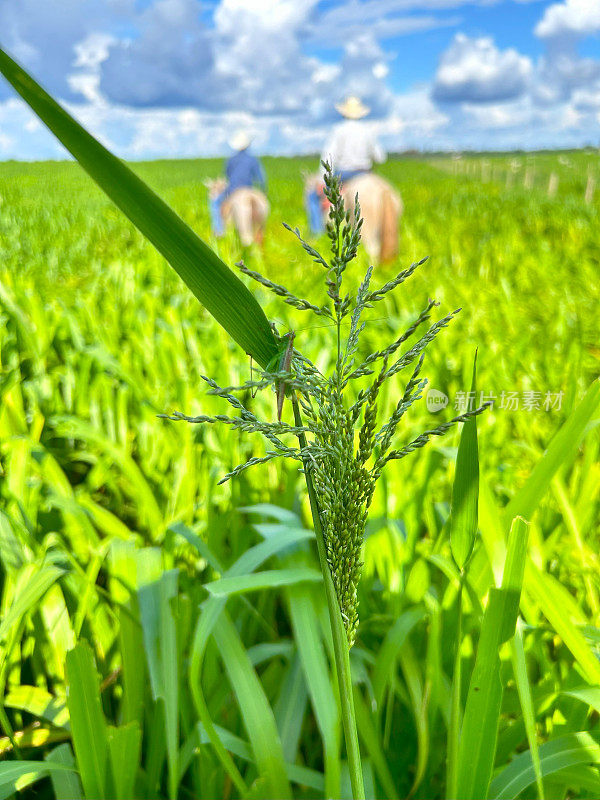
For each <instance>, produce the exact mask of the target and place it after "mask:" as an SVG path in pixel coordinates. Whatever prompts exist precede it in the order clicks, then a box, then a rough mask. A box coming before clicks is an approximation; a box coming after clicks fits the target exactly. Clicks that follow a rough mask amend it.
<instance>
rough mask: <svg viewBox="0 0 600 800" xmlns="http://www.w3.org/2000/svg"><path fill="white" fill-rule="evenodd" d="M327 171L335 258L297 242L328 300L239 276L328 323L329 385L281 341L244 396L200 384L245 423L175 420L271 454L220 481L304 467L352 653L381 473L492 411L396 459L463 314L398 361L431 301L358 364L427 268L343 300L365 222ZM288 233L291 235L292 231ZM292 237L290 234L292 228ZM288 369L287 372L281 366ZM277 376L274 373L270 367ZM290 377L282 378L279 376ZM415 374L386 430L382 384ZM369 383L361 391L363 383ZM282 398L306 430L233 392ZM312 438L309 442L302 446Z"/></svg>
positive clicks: (442, 323) (443, 427)
mask: <svg viewBox="0 0 600 800" xmlns="http://www.w3.org/2000/svg"><path fill="white" fill-rule="evenodd" d="M323 166H324V168H325V196H326V197H327V200H328V201H329V204H330V210H329V219H328V223H327V229H326V230H327V237H328V239H329V244H330V252H329V255H328V256H327V257H325V256H324V255H323V254H322V253H320V252H319V251H318V250H316V249H315V248H314V247H313V246H312V245H311V244H309V243H308V242H307V241H305V240H304V239H303V238H302V236H301V234H300V231H299V230H298V229H296V230H294V231H293V233H295V235H296V236H297V237H298V239H299V240H300V242H301V244H302V247H303V248H304V250H305V251H306V252H307V253H308V254H309V255H310V256H311V258H312V259H313V261H314V262H315V263H317V264H318V265H319V266H321V267H322V268H323V269H324V274H325V292H326V297H327V300H326V302H325V303H324V304H323V305H322V306H316V305H314V304H313V303H310V302H309V301H308V300H304V299H301V298H299V297H297V296H296V295H294V294H293V293H292V292H291V291H289V290H288V289H287V288H286V287H285V286H282V285H280V284H276V283H274V282H272V281H270V280H269V279H267V278H265V277H263V276H262V275H261V274H260V273H258V272H255V271H253V270H249V269H247V268H246V267H245V265H244V264H243V263H242V262H240V264H238V266H239V268H240V270H241V271H242V272H243V273H244V274H245V275H247V276H248V277H250V278H252V279H254V280H255V281H257V282H258V283H260V284H261V285H262V286H264V287H266V288H267V289H269V290H270V291H271V292H273V293H274V294H275V295H277V296H278V297H281V298H282V299H283V300H284V301H285V302H286V303H288V304H289V305H291V306H293V307H294V308H296V309H298V310H300V311H308V312H311V313H313V314H315V315H316V316H319V317H328V318H330V319H331V320H332V322H333V325H332V330H333V331H334V336H335V339H334V342H333V350H334V352H335V353H336V358H335V361H334V362H333V367H332V369H331V371H330V373H329V374H328V375H324V374H323V373H322V372H321V371H320V370H319V369H318V368H317V367H316V366H315V365H314V364H313V363H312V362H311V361H310V360H308V359H307V358H305V357H304V356H302V354H301V353H300V352H298V351H297V350H295V349H292V350H291V358H288V361H287V362H285V354H286V353H289V351H290V341H291V340H290V338H289V334H288V335H287V336H285V337H278V338H279V341H280V345H281V353H280V356H279V359H275V360H276V361H277V362H278V363H277V364H275V363H273V365H272V367H273V368H272V369H267V370H265V371H263V372H262V373H261V375H260V378H259V379H258V380H256V381H247V382H246V383H244V384H243V385H240V386H230V387H226V388H223V387H219V386H218V385H217V384H216V383H215V382H214V381H212V380H211V379H209V378H206V377H205V378H204V380H205V381H207V382H208V383H209V385H210V387H211V389H210V392H211V393H212V394H217V395H219V396H221V397H223V398H224V399H225V400H227V402H228V403H229V404H230V405H231V406H233V407H234V408H235V409H236V410H237V411H238V412H239V417H233V418H232V417H227V416H223V415H218V416H213V417H209V416H196V417H187V416H185V415H184V414H181V413H176V414H174V415H172V416H171V417H170V419H185V420H187V421H188V422H193V423H200V424H213V423H222V424H225V425H230V426H232V427H233V428H237V429H238V430H241V431H245V432H248V433H259V434H261V435H262V436H264V437H265V438H266V439H267V441H268V443H269V445H270V449H269V450H267V452H266V453H265V455H264V456H262V457H256V456H253V457H252V458H250V459H249V460H248V461H246V462H244V463H242V464H240V465H239V466H237V467H235V469H233V470H232V471H231V472H229V473H228V474H227V475H226V476H225V477H224V478H223V481H225V480H228V479H229V478H232V477H234V476H237V475H239V474H240V473H241V472H243V471H244V470H245V469H247V468H249V467H252V466H255V465H257V464H263V463H265V462H267V461H270V460H272V459H273V458H277V457H281V458H291V459H296V460H298V461H302V462H303V463H304V465H305V469H307V470H309V471H310V473H311V477H312V480H313V483H314V486H315V489H316V492H317V499H318V507H319V518H320V523H321V526H322V529H323V536H324V540H325V547H326V553H327V561H328V565H329V569H330V571H331V575H332V578H333V583H334V586H335V590H336V594H337V598H338V602H339V606H340V611H341V614H342V618H343V621H344V626H345V629H346V635H347V638H348V644H349V646H352V645H353V644H354V641H355V637H356V629H357V626H358V599H357V592H358V583H359V580H360V574H361V568H362V562H361V549H362V545H363V540H364V532H365V526H366V523H367V518H368V512H369V506H370V505H371V501H372V499H373V494H374V492H375V486H376V483H377V480H378V478H379V477H380V476H381V473H382V470H383V468H384V467H385V465H386V464H387V463H388V462H389V461H392V460H398V459H400V458H403V457H404V456H406V455H408V454H409V453H411V452H413V451H414V450H416V449H418V448H420V447H423V446H424V445H425V444H427V442H428V441H429V440H430V439H431V437H433V436H441V435H443V434H444V433H445V432H446V431H447V430H449V429H450V428H451V427H452V426H453V425H455V424H456V423H458V422H464V421H466V420H467V419H468V418H469V417H472V416H475V415H477V414H480V413H481V412H482V411H483V410H484V409H485V408H486V406H487V405H488V404H483V405H481V406H479V407H477V408H474V409H471V410H468V411H467V412H466V413H464V414H461V415H460V416H457V417H455V418H453V419H451V420H449V421H447V422H443V423H441V424H440V425H438V426H437V427H435V428H433V429H431V430H425V431H423V432H422V433H420V434H419V435H418V436H417V437H416V438H414V439H412V440H411V441H409V442H408V443H406V444H404V445H403V446H401V447H399V448H398V449H392V444H393V442H394V439H395V436H396V433H397V429H398V426H399V424H400V422H401V421H402V418H403V416H404V414H405V413H406V412H407V411H408V410H409V408H410V407H411V406H412V405H413V403H415V402H416V401H417V400H420V399H421V398H422V390H423V388H424V387H425V386H426V384H427V381H426V380H425V379H422V378H421V377H420V374H421V369H422V366H423V358H424V355H423V351H424V350H425V348H426V347H427V345H428V344H430V342H432V341H433V340H434V339H435V338H436V336H437V335H438V333H440V331H441V330H442V329H443V328H445V327H446V326H447V325H448V324H449V323H450V321H451V320H452V319H453V317H454V316H455V315H456V314H457V313H458V311H459V310H460V309H458V310H456V311H453V312H452V313H450V314H448V315H446V316H444V317H443V318H441V319H440V320H438V321H437V322H434V323H433V324H432V325H430V327H429V328H428V329H427V330H426V331H425V332H424V333H423V334H422V336H421V337H420V338H419V339H418V340H417V342H416V343H415V344H413V345H412V346H411V347H409V348H407V349H406V350H405V351H404V352H401V353H400V354H398V351H400V349H401V347H402V345H403V344H404V343H405V342H406V341H407V340H408V339H409V338H410V337H411V336H412V335H413V334H414V333H415V332H416V331H417V329H418V328H419V327H420V326H421V325H424V324H425V323H427V322H428V321H429V320H430V317H431V313H430V312H431V311H432V310H433V308H434V307H435V306H436V305H437V304H436V303H435V301H434V300H431V299H430V300H428V302H427V305H426V306H425V308H424V309H423V310H422V311H421V313H420V314H419V315H418V317H417V318H416V319H415V320H414V322H413V323H411V324H410V325H409V327H408V328H407V329H406V331H404V332H403V333H402V334H401V335H400V336H398V337H397V338H396V339H395V340H394V341H393V342H391V343H390V344H389V345H387V346H386V347H383V348H381V349H379V350H376V351H374V352H371V353H369V354H368V355H367V356H366V357H364V358H363V359H362V360H360V361H359V363H358V364H357V363H356V362H357V357H358V353H359V351H360V344H361V334H362V333H363V331H364V330H365V327H366V326H367V324H368V322H367V321H365V320H364V319H363V317H364V314H365V312H366V311H368V310H369V309H371V308H373V307H374V305H375V304H376V303H378V302H380V301H381V300H383V298H384V297H386V296H387V294H388V293H390V292H392V291H393V290H394V289H396V288H397V287H398V286H400V285H401V284H402V283H403V282H404V281H405V280H406V279H407V278H409V277H410V276H411V275H412V274H413V272H414V271H415V270H416V269H417V267H418V266H419V265H421V264H423V263H424V261H425V259H422V260H421V261H419V262H416V263H414V264H412V265H411V266H410V267H408V268H407V269H404V270H402V271H401V272H399V273H398V274H397V275H396V277H395V278H394V279H392V280H390V281H388V282H387V283H385V284H384V285H383V286H381V288H379V289H375V290H374V289H372V288H371V281H372V278H373V271H374V270H373V267H371V266H370V267H369V268H368V269H367V272H366V274H365V276H364V278H363V280H362V282H361V283H360V285H359V287H358V290H357V292H356V294H351V293H350V292H346V291H344V289H345V287H344V274H345V273H346V270H347V267H348V265H349V264H350V262H352V261H353V260H354V259H355V258H356V256H357V252H358V247H359V244H360V238H361V235H360V231H361V227H362V219H361V216H360V204H359V200H358V197H357V198H356V201H355V206H354V210H350V209H346V208H345V207H344V201H343V198H342V192H341V182H340V179H339V177H338V176H337V175H336V174H335V173H333V172H332V169H331V167H330V165H328V164H325V163H324V164H323ZM286 227H288V228H289V226H286ZM289 229H290V230H291V228H289ZM348 318H349V329H348V330H347V332H345V333H344V334H343V333H342V330H343V328H342V326H343V323H345V322H347V321H348ZM284 362H285V363H284ZM269 366H271V365H269ZM283 367H285V369H283ZM408 367H411V369H412V373H411V375H410V378H409V379H408V381H407V383H406V384H405V386H404V388H403V390H402V394H401V395H400V399H399V400H398V402H397V404H396V407H395V408H394V410H393V411H392V413H391V415H390V416H389V417H388V418H387V420H385V421H384V422H383V423H382V422H381V420H380V419H379V413H378V412H379V407H378V400H379V396H380V392H381V389H382V387H383V385H384V383H385V382H386V381H388V380H390V379H391V378H393V377H394V376H396V375H397V374H399V373H400V372H401V371H403V370H405V369H407V368H408ZM364 378H368V379H369V381H370V383H369V384H368V385H367V386H363V387H362V388H358V389H355V384H356V382H357V381H359V380H360V379H364ZM268 387H273V388H276V389H277V390H278V391H282V390H283V391H286V392H288V393H289V392H293V393H294V395H295V396H296V397H297V400H298V402H299V405H300V408H301V409H302V413H303V415H304V420H305V422H304V425H303V426H290V425H287V424H286V423H284V422H281V420H278V421H277V422H266V421H262V420H259V419H258V418H257V417H256V416H255V415H254V414H253V413H252V412H251V411H250V410H249V409H248V408H246V407H245V406H244V405H243V404H242V402H241V401H240V400H239V399H238V397H236V395H235V394H232V392H236V391H238V392H239V391H248V390H253V391H254V390H258V389H265V388H268ZM298 434H305V437H304V439H303V441H304V442H305V444H304V445H302V442H301V443H300V445H299V446H289V445H286V444H285V443H284V441H283V439H282V437H284V436H289V435H292V436H296V437H297V436H298ZM306 434H308V437H306Z"/></svg>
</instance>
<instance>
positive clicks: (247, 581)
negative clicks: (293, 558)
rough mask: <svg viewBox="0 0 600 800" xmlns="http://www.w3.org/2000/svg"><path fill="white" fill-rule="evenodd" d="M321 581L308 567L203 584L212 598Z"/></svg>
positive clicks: (318, 573)
mask: <svg viewBox="0 0 600 800" xmlns="http://www.w3.org/2000/svg"><path fill="white" fill-rule="evenodd" d="M321 580H322V576H321V573H320V572H318V571H317V570H316V569H311V568H310V567H295V568H290V569H272V570H266V571H264V572H253V573H252V574H251V575H237V576H233V577H229V578H221V579H220V580H218V581H212V583H207V584H205V586H204V588H205V589H207V590H208V591H209V592H210V594H211V595H212V596H213V597H226V596H231V595H234V594H243V593H244V592H256V591H260V590H262V589H273V588H275V587H277V586H292V585H293V584H296V583H306V582H310V583H315V582H318V581H321Z"/></svg>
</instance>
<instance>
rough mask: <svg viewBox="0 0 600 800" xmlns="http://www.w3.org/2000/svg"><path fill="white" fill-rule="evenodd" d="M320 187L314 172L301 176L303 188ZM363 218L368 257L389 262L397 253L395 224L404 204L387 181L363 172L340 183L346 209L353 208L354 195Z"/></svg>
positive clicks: (309, 189) (312, 188)
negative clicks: (303, 179) (303, 178)
mask: <svg viewBox="0 0 600 800" xmlns="http://www.w3.org/2000/svg"><path fill="white" fill-rule="evenodd" d="M319 184H320V185H321V186H322V180H321V179H320V177H319V176H316V175H305V191H306V192H310V191H311V190H314V189H315V188H318V186H319ZM357 194H358V200H359V203H360V212H361V216H362V218H363V220H364V221H363V226H362V240H363V243H364V246H365V250H366V251H367V253H368V254H369V256H370V257H371V258H372V259H373V260H374V261H376V262H378V263H385V262H387V261H392V260H393V259H394V258H395V257H396V255H397V254H398V224H399V220H400V217H401V215H402V212H403V210H404V207H403V205H402V199H401V197H400V195H399V194H398V192H397V191H396V190H395V189H394V188H393V187H392V186H391V184H390V183H388V181H386V180H384V179H383V178H381V177H380V176H379V175H375V174H373V173H371V172H365V173H362V174H360V175H356V176H355V177H354V178H351V179H350V180H349V181H348V182H347V183H344V184H342V197H343V199H344V205H345V207H346V208H347V209H350V210H351V211H352V212H353V211H354V202H355V198H356V195H357Z"/></svg>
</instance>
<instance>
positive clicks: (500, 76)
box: [433, 33, 532, 103]
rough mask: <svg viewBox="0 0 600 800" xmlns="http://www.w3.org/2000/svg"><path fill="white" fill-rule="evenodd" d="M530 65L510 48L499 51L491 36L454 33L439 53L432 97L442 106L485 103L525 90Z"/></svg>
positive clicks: (503, 98) (509, 96)
mask: <svg viewBox="0 0 600 800" xmlns="http://www.w3.org/2000/svg"><path fill="white" fill-rule="evenodd" d="M531 71H532V63H531V59H529V58H528V57H527V56H524V55H522V54H521V53H518V52H517V51H516V50H514V49H513V48H508V49H506V50H499V49H498V48H497V47H496V45H495V44H494V41H493V39H492V38H491V37H487V36H484V37H480V38H471V37H469V36H467V35H465V34H464V33H457V34H456V36H455V37H454V39H453V41H452V43H451V45H450V47H449V48H448V49H447V50H446V51H445V52H444V53H443V55H442V57H441V59H440V64H439V67H438V70H437V72H436V75H435V78H434V83H433V97H434V98H435V99H436V100H438V101H441V102H446V103H462V102H470V103H489V102H494V101H499V100H508V99H510V98H513V97H517V96H519V95H520V94H522V93H523V92H524V91H525V88H526V86H527V82H528V80H529V77H530V75H531Z"/></svg>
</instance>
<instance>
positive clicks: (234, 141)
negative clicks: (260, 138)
mask: <svg viewBox="0 0 600 800" xmlns="http://www.w3.org/2000/svg"><path fill="white" fill-rule="evenodd" d="M251 142H252V137H251V136H250V134H249V133H248V131H237V133H234V134H233V136H232V137H231V139H230V140H229V146H230V147H231V149H232V150H245V149H246V148H247V147H250V144H251Z"/></svg>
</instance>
